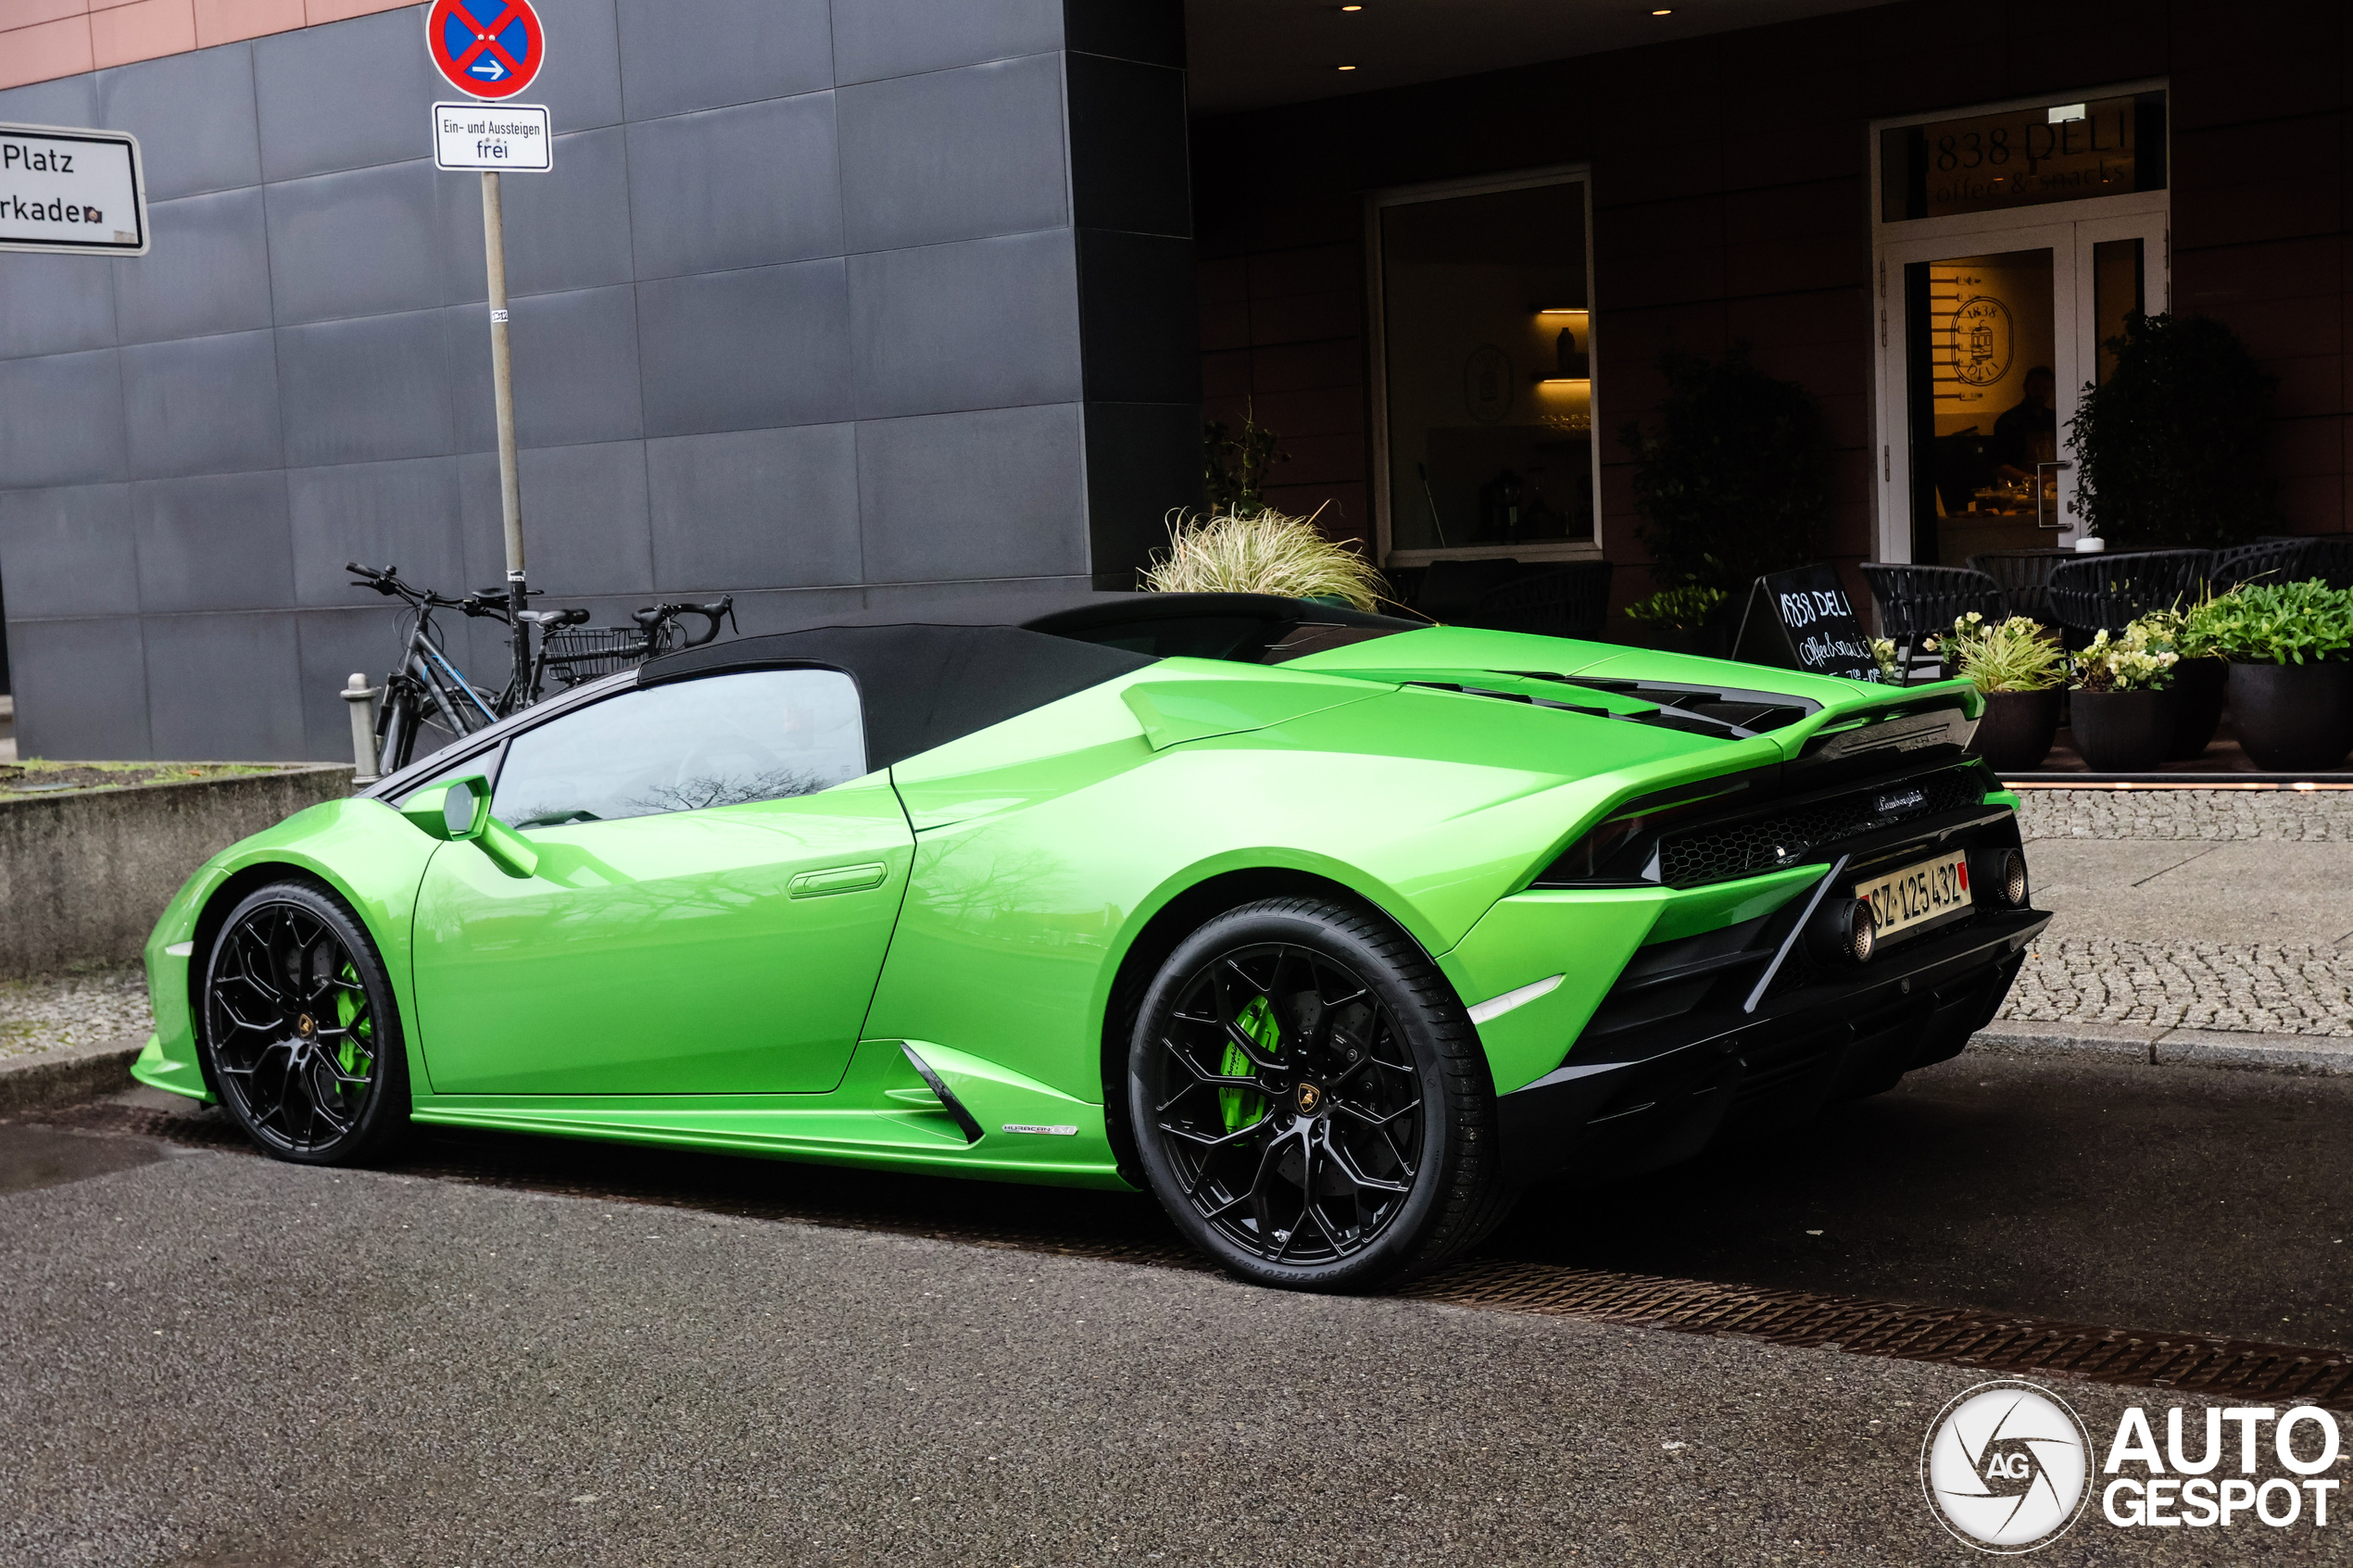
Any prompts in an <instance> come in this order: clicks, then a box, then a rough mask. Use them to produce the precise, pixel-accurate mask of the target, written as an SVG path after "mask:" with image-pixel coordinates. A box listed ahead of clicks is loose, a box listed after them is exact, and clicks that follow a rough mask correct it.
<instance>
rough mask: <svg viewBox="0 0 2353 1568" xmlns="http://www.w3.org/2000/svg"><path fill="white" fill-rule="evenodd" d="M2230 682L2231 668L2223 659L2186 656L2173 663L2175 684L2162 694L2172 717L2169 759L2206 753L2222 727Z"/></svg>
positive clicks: (2168, 748)
mask: <svg viewBox="0 0 2353 1568" xmlns="http://www.w3.org/2000/svg"><path fill="white" fill-rule="evenodd" d="M2230 684H2231V667H2230V665H2229V663H2228V662H2227V661H2225V660H2223V659H2183V661H2182V662H2181V663H2179V664H2176V665H2175V666H2173V684H2171V686H2169V687H2167V688H2166V689H2165V692H2164V694H2163V695H2164V697H2165V707H2166V710H2167V711H2168V712H2170V713H2171V715H2172V716H2173V734H2172V738H2171V740H2170V741H2169V742H2168V744H2167V746H2166V747H2165V760H2166V761H2168V762H2187V761H2189V760H2190V759H2192V758H2195V757H2203V756H2205V755H2206V748H2207V747H2208V746H2211V745H2213V744H2214V732H2215V731H2216V730H2217V729H2219V728H2220V727H2221V723H2222V694H2223V693H2224V692H2225V691H2227V690H2228V689H2229V687H2230Z"/></svg>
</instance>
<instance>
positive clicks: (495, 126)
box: [433, 103, 555, 174]
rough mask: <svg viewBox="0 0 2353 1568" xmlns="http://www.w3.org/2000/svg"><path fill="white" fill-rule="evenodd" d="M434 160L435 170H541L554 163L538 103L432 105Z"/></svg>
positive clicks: (542, 109) (544, 116) (551, 142)
mask: <svg viewBox="0 0 2353 1568" xmlns="http://www.w3.org/2000/svg"><path fill="white" fill-rule="evenodd" d="M433 162H434V168H435V169H496V170H497V171H498V172H500V173H502V174H545V173H547V170H549V169H552V168H554V167H555V141H554V138H553V137H551V136H549V135H548V133H547V109H546V108H545V107H542V106H541V105H538V104H481V103H464V104H435V105H434V107H433Z"/></svg>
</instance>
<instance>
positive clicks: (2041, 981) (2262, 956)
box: [2000, 937, 2353, 1035]
mask: <svg viewBox="0 0 2353 1568" xmlns="http://www.w3.org/2000/svg"><path fill="white" fill-rule="evenodd" d="M2000 1016H2001V1017H2003V1018H2010V1019H2019V1020H2023V1021H2027V1022H2070V1023H2153V1024H2157V1025H2158V1026H2160V1027H2162V1028H2168V1029H2222V1030H2232V1031H2247V1032H2253V1033H2257V1034H2265V1035H2353V953H2347V952H2345V951H2343V950H2341V949H2338V948H2335V947H2290V946H2280V947H2271V946H2259V947H2228V946H2223V945H2221V944H2218V943H2213V942H2190V943H2159V942H2120V941H2112V940H2108V939H2106V938H2097V937H2095V938H2091V939H2088V940H2083V941H2061V942H2044V943H2042V944H2040V945H2039V946H2038V947H2035V948H2034V949H2033V950H2032V952H2030V953H2029V954H2028V955H2027V959H2026V964H2025V967H2024V968H2022V969H2020V971H2019V975H2018V984H2016V985H2013V986H2011V987H2010V995H2009V1000H2008V1001H2007V1002H2005V1003H2004V1004H2003V1005H2002V1011H2001V1014H2000Z"/></svg>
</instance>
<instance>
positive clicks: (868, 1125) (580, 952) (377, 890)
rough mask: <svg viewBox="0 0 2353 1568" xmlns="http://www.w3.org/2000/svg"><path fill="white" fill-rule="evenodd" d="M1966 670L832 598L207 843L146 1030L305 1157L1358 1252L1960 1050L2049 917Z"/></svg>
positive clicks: (156, 966) (168, 948) (1300, 618)
mask: <svg viewBox="0 0 2353 1568" xmlns="http://www.w3.org/2000/svg"><path fill="white" fill-rule="evenodd" d="M1979 707H1980V699H1979V698H1978V697H1977V696H1976V695H1975V694H1974V693H1973V692H1972V691H1971V690H1970V689H1969V687H1968V686H1966V685H1964V684H1958V683H1942V684H1932V685H1923V686H1917V687H1910V688H1900V689H1899V688H1894V687H1886V686H1876V685H1869V684H1862V683H1858V682H1853V681H1845V680H1837V679H1831V678H1827V677H1818V676H1812V675H1806V674H1801V673H1795V672H1792V671H1781V670H1767V669H1762V668H1758V667H1755V666H1751V665H1741V664H1730V663H1725V662H1721V661H1715V660H1707V659H1692V658H1686V657H1681V656H1678V655H1672V654H1662V653H1650V652H1638V651H1634V650H1630V649H1628V648H1623V647H1617V646H1608V645H1604V644H1597V643H1579V642H1568V641H1563V640H1560V639H1556V638H1551V637H1541V636H1534V635H1527V634H1522V633H1508V632H1490V631H1472V630H1465V629H1458V628H1449V627H1437V626H1428V625H1420V624H1416V623H1414V622H1409V621H1398V620H1390V619H1387V618H1384V617H1379V616H1374V615H1365V614H1359V613H1356V612H1353V611H1349V610H1342V609H1331V608H1324V607H1322V606H1320V605H1316V604H1312V603H1306V602H1302V601H1298V600H1291V599H1280V598H1267V597H1260V596H1249V595H1227V594H1202V595H1091V596H1085V598H1084V599H1083V601H1081V602H1076V603H1073V604H1070V605H1068V606H1066V607H1064V608H1057V609H1054V610H1052V611H1051V612H1050V613H1046V614H1041V615H1034V616H1031V617H1030V618H1028V619H1026V620H1021V621H1017V622H1016V621H1013V620H1011V619H1009V618H1007V616H1006V615H1005V614H1004V612H1003V611H1002V610H1001V609H1000V608H999V609H991V608H982V609H979V610H976V611H974V612H971V613H959V612H957V611H953V610H950V611H946V612H925V613H924V614H921V615H915V614H911V613H908V612H896V613H889V612H866V613H864V614H858V615H849V616H844V617H841V618H838V619H835V620H831V621H824V622H823V623H820V624H815V625H812V626H809V627H806V628H804V629H801V630H799V631H793V632H787V633H777V634H774V635H763V636H751V637H746V638H742V639H739V640H737V641H735V642H732V643H724V644H713V645H711V646H704V647H699V648H695V649H692V650H689V651H686V652H682V653H677V654H673V655H669V656H667V657H664V658H661V659H654V660H653V661H651V662H649V663H648V664H646V665H644V666H643V667H642V668H640V669H637V670H635V671H626V672H624V673H623V674H620V675H615V676H611V677H609V678H607V679H606V680H604V681H602V682H600V683H598V684H591V685H585V686H583V687H581V688H579V689H578V690H575V691H573V692H569V693H567V694H565V695H564V696H560V697H558V698H556V699H554V700H551V701H548V702H547V703H544V704H542V705H540V706H539V707H536V708H534V709H530V710H529V711H528V712H525V713H522V714H520V715H518V716H516V717H514V718H511V719H509V720H507V721H504V722H502V723H499V724H497V725H496V726H494V727H492V728H490V729H487V730H484V731H482V732H481V733H479V734H475V735H472V736H471V737H468V738H467V739H465V740H463V741H460V742H459V743H458V744H457V745H456V746H451V747H449V748H448V749H447V750H445V751H442V752H440V753H438V754H436V755H434V756H433V757H431V758H428V759H425V760H424V761H422V762H420V763H418V764H416V765H415V766H414V767H411V768H409V769H408V770H407V771H403V772H401V773H398V774H396V775H394V776H392V777H390V778H387V779H385V780H384V781H383V782H382V783H380V784H376V785H375V786H374V787H372V788H371V789H369V790H368V791H366V792H365V793H364V794H361V795H359V796H357V797H353V798H351V799H348V800H338V801H333V802H330V803H328V804H326V805H321V806H316V807H313V808H311V809H308V810H307V811H303V812H301V813H299V814H297V815H296V816H294V817H291V818H288V819H287V820H286V821H285V822H282V823H280V824H279V825H278V826H276V827H274V828H271V830H269V831H268V832H266V833H263V834H257V835H256V836H254V837H252V838H248V839H246V840H245V841H244V842H243V843H240V844H237V845H235V846H233V847H231V848H229V849H227V850H224V851H223V852H222V853H220V855H218V856H216V857H214V858H213V859H211V860H210V861H209V862H208V863H207V864H206V865H205V866H204V867H203V869H202V870H200V871H199V872H197V873H196V874H195V877H194V878H192V879H191V880H190V881H189V883H188V884H187V885H186V886H185V887H183V888H182V889H181V891H180V893H179V895H178V896H177V897H174V898H173V899H172V901H171V904H170V908H169V909H166V910H165V911H164V915H163V919H162V920H161V922H159V923H158V924H157V927H156V930H155V935H153V937H152V938H151V939H150V940H149V942H148V945H147V949H146V962H147V973H148V978H149V984H150V986H151V988H152V990H153V993H154V1004H155V1014H156V1020H157V1034H156V1037H155V1038H154V1039H153V1040H152V1041H150V1042H149V1044H148V1046H147V1047H146V1050H145V1053H144V1054H143V1055H142V1056H141V1057H140V1059H139V1061H138V1065H137V1068H136V1072H137V1074H138V1076H139V1078H140V1079H141V1080H143V1081H144V1082H145V1083H147V1084H150V1085H155V1086H156V1087H158V1088H163V1089H170V1090H172V1091H174V1092H176V1093H179V1094H183V1095H190V1096H194V1097H196V1098H202V1099H206V1100H209V1101H217V1102H218V1103H219V1104H220V1105H221V1106H222V1107H224V1108H225V1110H226V1111H227V1113H228V1114H229V1115H230V1116H232V1117H233V1118H234V1119H235V1120H236V1122H237V1123H239V1124H240V1125H241V1126H242V1127H243V1128H244V1130H245V1132H246V1133H247V1134H248V1135H250V1136H251V1137H252V1139H253V1141H254V1142H255V1143H257V1144H258V1145H259V1146H260V1147H261V1148H263V1149H264V1150H266V1151H268V1152H269V1153H271V1154H273V1155H276V1156H278V1157H280V1158H282V1159H286V1160H303V1161H309V1162H314V1163H342V1162H347V1161H353V1160H365V1159H367V1158H369V1157H370V1156H371V1154H374V1153H376V1152H378V1151H381V1150H382V1149H384V1148H385V1147H386V1145H387V1144H388V1142H389V1141H390V1140H392V1139H393V1138H394V1137H396V1135H399V1134H400V1133H401V1132H402V1131H403V1130H404V1129H405V1128H406V1127H407V1126H408V1125H409V1123H438V1124H443V1125H451V1126H466V1127H488V1128H500V1129H506V1130H509V1131H516V1132H527V1133H552V1134H563V1135H571V1136H575V1137H595V1138H614V1139H623V1140H627V1141H632V1142H640V1143H659V1144H669V1145H676V1146H681V1147H686V1148H700V1149H719V1150H729V1151H734V1152H736V1153H741V1154H764V1155H774V1156H779V1157H783V1158H786V1159H796V1160H827V1161H833V1162H836V1163H841V1164H853V1165H871V1166H879V1167H887V1168H892V1169H898V1170H903V1171H921V1172H931V1173H939V1174H945V1175H963V1176H977V1177H986V1178H989V1179H994V1180H1010V1181H1036V1182H1055V1183H1067V1184H1076V1185H1094V1186H1109V1187H1125V1186H1134V1187H1142V1188H1148V1189H1150V1190H1151V1192H1152V1193H1153V1195H1154V1196H1155V1197H1157V1198H1158V1199H1159V1201H1160V1202H1161V1203H1162V1204H1163V1205H1164V1207H1165V1208H1166V1209H1167V1210H1168V1213H1169V1214H1170V1216H1171V1217H1172V1218H1173V1219H1174V1221H1175V1223H1176V1225H1177V1226H1178V1227H1179V1228H1180V1229H1181V1230H1182V1231H1183V1232H1184V1233H1185V1234H1186V1235H1187V1236H1189V1238H1190V1239H1191V1240H1192V1241H1193V1242H1194V1243H1195V1244H1196V1245H1198V1246H1199V1247H1200V1248H1202V1250H1203V1251H1204V1252H1207V1253H1208V1254H1210V1255H1211V1256H1212V1257H1214V1259H1215V1260H1216V1261H1219V1262H1220V1263H1222V1264H1223V1265H1225V1266H1226V1267H1227V1269H1229V1270H1231V1271H1232V1272H1233V1273H1237V1274H1239V1275H1241V1276H1243V1277H1245V1278H1248V1279H1252V1280H1257V1281H1261V1282H1264V1283H1265V1284H1269V1285H1278V1286H1296V1287H1304V1288H1314V1289H1361V1288H1367V1287H1371V1286H1377V1285H1379V1284H1381V1283H1383V1282H1387V1281H1393V1280H1396V1279H1398V1278H1400V1277H1402V1276H1403V1275H1406V1274H1409V1273H1414V1272H1416V1271H1420V1270H1425V1269H1428V1268H1430V1267H1432V1266H1434V1265H1435V1264H1437V1263H1439V1262H1440V1261H1442V1260H1444V1259H1446V1258H1448V1257H1450V1256H1453V1254H1455V1253H1457V1252H1459V1251H1460V1250H1461V1249H1463V1248H1466V1247H1469V1246H1470V1245H1472V1244H1474V1243H1475V1242H1477V1241H1478V1238H1479V1237H1480V1236H1482V1235H1484V1234H1485V1232H1486V1230H1487V1229H1488V1228H1489V1227H1490V1226H1491V1225H1492V1224H1493V1223H1494V1222H1495V1220H1496V1219H1497V1217H1498V1216H1499V1215H1500V1214H1501V1213H1502V1211H1503V1209H1504V1205H1505V1204H1506V1203H1507V1201H1508V1200H1509V1199H1510V1198H1511V1197H1512V1196H1513V1195H1514V1194H1515V1193H1516V1192H1517V1191H1518V1190H1519V1189H1520V1188H1522V1187H1523V1186H1525V1185H1528V1184H1529V1183H1530V1182H1532V1181H1535V1180H1538V1179H1540V1178H1544V1177H1548V1176H1552V1175H1554V1174H1558V1173H1575V1172H1617V1173H1623V1172H1629V1171H1639V1170H1642V1169H1646V1168H1650V1167H1654V1166H1656V1165H1659V1164H1662V1163H1664V1162H1667V1161H1670V1160H1680V1159H1682V1158H1684V1157H1686V1156H1689V1155H1691V1154H1692V1153H1693V1152H1694V1151H1695V1150H1697V1149H1699V1148H1701V1147H1702V1146H1703V1145H1705V1143H1706V1142H1707V1141H1708V1140H1709V1139H1710V1138H1711V1137H1713V1136H1714V1135H1716V1134H1717V1133H1718V1131H1719V1129H1721V1128H1723V1127H1725V1126H1726V1125H1728V1124H1729V1123H1733V1122H1736V1121H1743V1120H1749V1119H1756V1118H1770V1119H1777V1120H1780V1121H1782V1122H1789V1121H1793V1120H1795V1119H1799V1118H1803V1117H1806V1116H1807V1115H1809V1114H1811V1113H1812V1112H1813V1111H1814V1110H1816V1109H1817V1108H1818V1107H1820V1106H1822V1105H1824V1104H1825V1103H1827V1102H1829V1101H1831V1100H1835V1099H1839V1098H1849V1097H1854V1096H1858V1095H1867V1094H1872V1093H1875V1092H1877V1091H1880V1090H1882V1089H1885V1088H1888V1087H1889V1086H1891V1085H1894V1083H1895V1082H1896V1080H1897V1079H1899V1078H1901V1077H1902V1076H1903V1075H1904V1074H1905V1073H1906V1072H1908V1071H1909V1070H1911V1069H1912V1068H1915V1067H1919V1066H1922V1065H1924V1064H1926V1063H1929V1062H1933V1061H1939V1060H1944V1059H1945V1058H1948V1057H1950V1056H1952V1055H1954V1054H1955V1053H1956V1052H1957V1051H1959V1050H1960V1049H1961V1048H1962V1047H1963V1046H1964V1045H1965V1044H1966V1043H1967V1042H1968V1040H1969V1035H1970V1034H1971V1033H1972V1032H1973V1031H1974V1030H1975V1029H1976V1028H1977V1027H1978V1026H1979V1025H1981V1024H1982V1023H1983V1022H1985V1021H1986V1020H1988V1019H1990V1018H1991V1017H1992V1016H1993V1015H1994V1010H1995V1008H1996V1007H1997V1006H1998V1005H1999V1004H2000V1002H2001V999H2002V997H2003V994H2004V993H2005V992H2006V991H2007V988H2008V986H2009V984H2010V980H2011V977H2012V976H2013V975H2014V974H2015V973H2016V972H2017V970H2018V966H2019V963H2020V955H2021V950H2022V949H2023V948H2024V947H2025V945H2026V944H2027V943H2028V941H2029V940H2031V939H2032V937H2033V936H2034V935H2036V934H2037V933H2039V932H2040V931H2041V930H2042V929H2043V927H2044V926H2045V923H2047V922H2048V920H2049V917H2048V916H2047V915H2045V914H2042V913H2039V912H2037V911H2036V910H2035V909H2032V906H2031V905H2030V903H2029V899H2028V893H2027V879H2026V863H2025V859H2024V858H2023V856H2022V855H2021V853H2020V840H2019V834H2018V828H2017V823H2016V818H2015V807H2016V804H2017V802H2016V799H2015V797H2012V796H2009V795H2007V794H2006V793H2004V792H2003V791H2002V789H2001V788H2000V786H1999V784H1997V783H1996V781H1995V780H1994V777H1993V775H1992V774H1991V773H1990V772H1989V771H1987V769H1986V768H1985V766H1984V764H1983V763H1982V762H1980V761H1978V760H1976V759H1974V758H1972V757H1970V756H1969V755H1968V754H1967V753H1966V751H1965V750H1964V747H1965V746H1966V745H1967V743H1968V741H1969V735H1970V734H1971V732H1972V730H1973V727H1974V723H1975V720H1976V716H1977V713H1978V711H1979Z"/></svg>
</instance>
